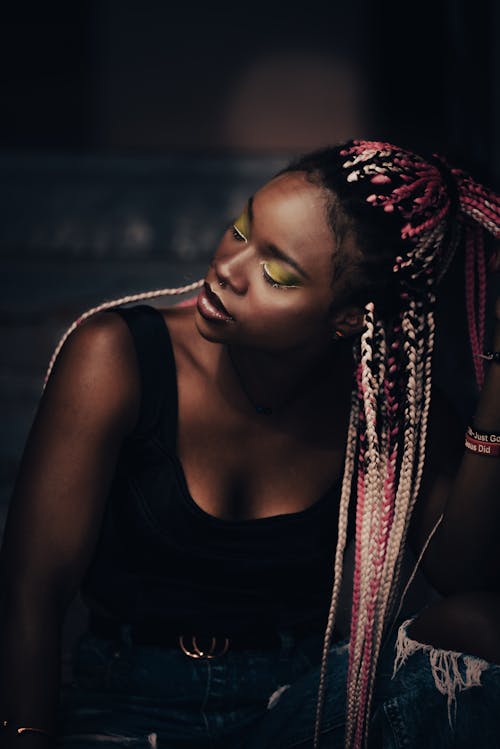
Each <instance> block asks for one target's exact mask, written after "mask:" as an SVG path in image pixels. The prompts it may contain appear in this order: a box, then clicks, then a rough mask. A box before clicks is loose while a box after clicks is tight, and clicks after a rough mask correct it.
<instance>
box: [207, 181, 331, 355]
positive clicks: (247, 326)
mask: <svg viewBox="0 0 500 749" xmlns="http://www.w3.org/2000/svg"><path fill="white" fill-rule="evenodd" d="M326 211H327V208H326V196H325V193H324V191H323V190H322V189H321V188H320V187H318V186H317V185H314V184H311V183H310V182H308V181H307V179H306V177H305V175H304V174H303V173H302V172H291V173H287V174H283V175H280V176H278V177H276V178H275V179H273V180H271V181H270V182H269V183H267V184H266V185H264V187H262V188H261V189H260V190H259V191H258V192H256V193H255V195H254V196H253V198H251V199H250V200H249V201H248V203H247V205H246V206H245V207H244V209H243V211H242V213H241V215H240V216H239V217H238V218H237V219H236V221H235V222H234V224H232V225H231V226H229V228H228V229H227V231H226V232H225V234H224V236H223V237H222V240H221V242H220V244H219V246H218V248H217V251H216V253H215V256H214V259H213V261H212V263H211V265H210V268H209V270H208V273H207V277H206V280H205V286H204V288H203V289H202V291H201V293H200V295H199V297H198V300H197V312H196V324H197V327H198V330H199V332H200V333H201V335H203V337H204V338H206V339H208V340H211V341H219V342H222V343H231V344H236V345H244V346H251V347H255V348H259V349H262V350H266V351H273V350H280V351H284V350H290V349H300V348H310V347H311V346H317V345H318V344H322V345H324V344H325V342H326V341H329V340H330V339H331V333H332V322H331V319H330V315H329V308H330V304H331V301H332V289H331V275H332V254H333V252H334V249H335V240H334V237H333V234H332V232H331V230H330V228H329V226H328V223H327V213H326Z"/></svg>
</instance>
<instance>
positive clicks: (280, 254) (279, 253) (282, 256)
mask: <svg viewBox="0 0 500 749" xmlns="http://www.w3.org/2000/svg"><path fill="white" fill-rule="evenodd" d="M247 210H248V218H249V221H250V224H252V223H253V218H254V214H253V195H251V196H250V197H249V198H248V202H247ZM266 249H267V250H268V252H270V253H271V255H274V257H276V258H278V259H279V260H283V261H284V262H285V263H288V265H291V266H292V268H295V270H296V271H298V272H299V273H300V274H301V276H304V278H307V280H310V276H309V274H308V273H306V271H305V270H304V268H302V266H301V265H299V263H298V262H297V261H296V260H294V259H293V257H290V255H287V253H286V252H284V251H283V250H280V248H279V247H276V245H275V244H267V245H266Z"/></svg>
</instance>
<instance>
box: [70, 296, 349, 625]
mask: <svg viewBox="0 0 500 749" xmlns="http://www.w3.org/2000/svg"><path fill="white" fill-rule="evenodd" d="M117 311H118V312H119V313H120V315H121V316H122V317H123V319H124V320H125V321H126V322H127V324H128V326H129V329H130V332H131V335H132V337H133V340H134V343H135V346H136V352H137V357H138V361H139V367H140V372H141V378H142V386H143V392H142V406H141V415H140V418H139V422H138V425H137V428H136V429H135V431H134V432H133V434H132V435H131V436H130V437H129V438H128V439H127V440H126V442H125V444H124V445H123V449H122V451H121V454H120V457H119V460H118V467H117V470H116V474H115V477H114V481H113V485H112V488H111V492H110V495H109V500H108V502H107V505H106V509H105V512H104V517H103V523H102V527H101V532H100V538H99V542H98V544H97V548H96V552H95V554H94V558H93V561H92V563H91V565H90V567H89V569H88V570H87V573H86V576H85V578H84V581H83V584H82V593H83V596H84V600H85V601H86V603H87V605H88V606H89V607H90V609H91V611H93V612H94V613H96V614H99V615H105V616H108V617H111V618H112V619H115V620H117V621H121V622H130V623H138V622H145V621H152V620H156V621H157V622H158V621H160V622H164V623H165V626H168V627H169V628H173V629H174V630H175V629H178V630H179V631H194V632H196V631H205V632H207V631H213V632H218V633H221V634H227V635H230V634H232V633H234V634H236V633H242V632H245V631H249V630H251V629H252V628H255V627H257V628H262V629H264V628H265V627H269V626H273V627H274V626H275V627H290V628H298V629H316V628H317V629H322V628H323V627H324V624H325V621H326V615H327V611H328V607H329V601H330V594H331V585H332V571H333V558H334V552H335V545H336V538H337V520H338V504H339V491H340V485H339V484H338V485H335V486H333V487H331V489H330V490H329V491H328V492H327V493H326V494H325V495H324V496H322V497H321V498H320V499H319V500H318V501H317V502H316V503H315V504H313V505H312V506H311V507H309V508H308V509H306V510H304V511H302V512H298V513H292V514H286V515H278V516H274V517H269V518H259V519H253V520H247V521H227V520H221V519H218V518H215V517H214V516H212V515H209V514H208V513H206V512H205V511H204V510H202V509H201V508H200V507H199V506H198V505H197V504H196V503H195V501H194V500H193V498H192V497H191V496H190V494H189V491H188V488H187V485H186V480H185V476H184V472H183V469H182V465H181V463H180V461H179V459H178V457H177V454H176V434H177V411H178V408H177V382H176V372H175V362H174V359H173V353H172V346H171V342H170V337H169V334H168V330H167V327H166V325H165V323H164V319H163V316H162V315H161V313H160V312H159V311H158V310H156V309H155V308H153V307H150V306H148V305H138V306H135V307H128V308H121V309H119V310H117ZM350 526H351V531H352V522H351V523H350Z"/></svg>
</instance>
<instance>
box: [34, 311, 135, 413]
mask: <svg viewBox="0 0 500 749" xmlns="http://www.w3.org/2000/svg"><path fill="white" fill-rule="evenodd" d="M62 398H66V399H67V400H68V402H72V403H74V404H75V406H74V407H75V408H76V403H78V404H79V407H80V408H81V407H84V408H89V409H92V408H99V410H100V413H101V414H102V415H103V416H105V415H106V413H108V414H119V413H121V414H122V415H123V420H124V422H125V423H128V422H130V424H129V426H132V422H133V421H134V413H135V412H136V411H137V410H138V406H139V400H140V374H139V368H138V362H137V356H136V352H135V347H134V343H133V340H132V336H131V334H130V331H129V329H128V326H127V324H126V323H125V321H124V320H123V318H122V317H121V316H120V315H119V314H118V313H117V312H113V311H109V312H108V311H107V312H99V313H96V314H95V315H93V316H92V317H90V318H88V319H87V320H85V321H83V322H82V323H81V324H80V325H79V326H78V327H77V328H76V329H75V330H74V331H73V332H72V333H71V334H70V335H69V336H68V338H67V340H66V341H65V343H64V346H63V347H62V349H61V351H60V353H59V355H58V357H57V359H56V361H55V364H54V367H53V370H52V373H51V376H50V378H49V381H48V383H47V387H46V391H45V395H44V399H45V400H49V401H50V400H51V401H54V402H57V401H60V400H61V399H62Z"/></svg>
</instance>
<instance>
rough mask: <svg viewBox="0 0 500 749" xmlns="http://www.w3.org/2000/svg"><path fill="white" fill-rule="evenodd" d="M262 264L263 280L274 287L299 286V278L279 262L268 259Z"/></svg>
mask: <svg viewBox="0 0 500 749" xmlns="http://www.w3.org/2000/svg"><path fill="white" fill-rule="evenodd" d="M261 265H262V275H263V276H264V280H265V281H266V282H267V283H268V284H270V285H271V286H274V287H275V288H291V287H296V286H301V280H300V278H299V276H297V275H296V274H295V273H292V272H291V271H289V270H288V269H287V268H286V267H284V266H283V265H282V264H281V263H279V262H276V261H275V260H268V261H265V262H263V263H261Z"/></svg>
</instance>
